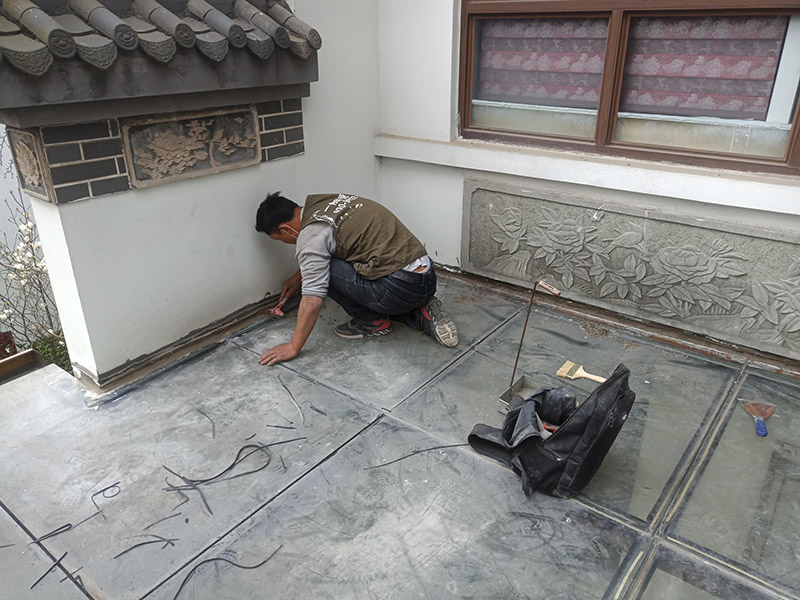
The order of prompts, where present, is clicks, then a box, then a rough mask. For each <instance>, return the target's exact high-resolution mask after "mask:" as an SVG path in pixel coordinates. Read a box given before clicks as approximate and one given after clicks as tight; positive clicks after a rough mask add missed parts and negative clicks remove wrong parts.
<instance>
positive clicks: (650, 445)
mask: <svg viewBox="0 0 800 600" xmlns="http://www.w3.org/2000/svg"><path fill="white" fill-rule="evenodd" d="M524 317H525V315H524V314H520V315H518V316H517V317H515V318H514V319H513V320H512V321H511V322H510V323H509V324H508V325H506V326H504V327H503V328H501V329H500V330H499V331H497V332H496V333H494V334H492V335H491V336H489V337H488V338H487V339H486V340H485V341H484V342H483V343H482V344H481V345H480V346H478V348H477V350H476V351H475V352H474V353H473V354H471V355H469V356H467V357H466V358H465V359H464V360H463V361H460V362H459V363H458V364H456V365H455V366H453V367H452V368H451V369H449V370H448V371H447V372H446V373H445V374H443V375H442V376H441V377H439V378H438V379H436V380H434V381H433V382H431V383H430V384H429V385H427V386H426V387H425V388H423V389H421V390H420V391H419V392H417V393H416V394H415V395H414V396H412V397H411V398H409V399H408V400H407V401H406V402H404V403H403V404H402V405H400V406H399V407H398V408H397V409H396V410H395V411H394V413H393V414H395V415H397V417H398V418H401V419H404V420H406V421H408V422H410V423H413V424H414V425H417V426H418V427H421V428H422V429H425V430H427V431H434V432H436V435H438V436H441V437H442V438H443V439H445V440H447V441H448V442H450V443H456V442H464V441H466V439H467V435H468V434H469V432H470V431H471V430H472V427H473V426H474V425H475V424H477V423H485V424H487V425H491V426H494V427H500V426H501V424H502V422H503V416H504V415H503V414H501V413H500V412H498V411H499V407H500V403H499V401H498V400H497V398H498V396H499V395H500V394H501V393H502V392H503V391H505V390H506V389H507V388H508V387H509V386H510V383H511V374H512V370H513V365H514V358H515V354H516V350H517V348H518V346H519V335H520V333H521V329H522V325H523V323H524ZM567 358H571V359H573V361H575V362H579V364H584V365H586V370H587V371H588V370H591V371H592V372H593V373H596V374H599V375H606V374H609V373H611V372H612V371H613V369H614V367H616V365H617V364H618V363H620V362H623V363H625V365H627V366H628V368H629V369H630V370H631V379H630V385H631V389H633V390H634V391H635V392H636V394H637V398H636V403H635V404H634V407H633V410H632V411H631V413H630V416H629V418H628V420H627V422H626V423H625V426H624V427H623V428H622V431H621V433H620V436H619V437H618V438H617V440H616V442H615V443H614V445H613V446H612V447H611V451H610V452H609V454H608V455H607V457H606V460H605V461H604V463H603V465H602V467H601V469H600V471H599V472H598V473H597V475H596V476H595V478H594V479H593V480H592V482H591V483H590V485H589V486H588V487H587V488H586V489H585V490H584V493H583V495H582V497H583V498H584V499H588V500H590V501H592V502H595V503H597V505H599V506H601V507H603V508H605V509H610V510H612V511H615V512H617V513H620V514H622V515H628V516H630V517H632V518H634V519H637V520H639V521H642V522H645V523H649V522H650V521H651V520H652V519H653V518H654V516H655V515H654V512H655V511H656V509H657V508H658V502H659V499H660V498H662V494H664V493H665V488H666V487H667V486H668V484H669V483H670V482H671V481H672V480H673V478H674V475H675V471H676V468H677V467H678V466H679V464H681V461H682V460H683V458H684V454H685V453H686V451H687V448H688V447H689V445H690V444H693V443H696V442H697V441H698V439H699V438H698V437H697V436H698V431H700V429H701V428H702V427H703V425H704V423H705V422H706V421H707V419H708V418H709V413H710V412H712V411H713V410H715V407H716V406H717V404H718V403H719V402H720V401H721V400H722V399H723V398H724V397H725V395H726V393H727V390H728V388H729V386H730V385H732V382H733V380H734V378H735V376H736V374H737V372H738V371H737V369H735V368H732V367H731V366H726V365H722V364H719V363H716V362H712V361H709V360H705V359H703V358H700V357H698V356H694V355H690V354H687V353H683V352H680V351H677V350H675V349H673V348H668V347H666V346H660V345H657V344H652V343H648V342H645V341H643V340H642V339H641V338H633V337H632V336H631V335H630V334H628V333H627V332H623V331H614V330H610V329H602V328H599V327H598V326H597V325H595V324H594V322H589V321H584V320H581V319H578V318H575V317H569V316H567V315H564V314H563V313H559V312H556V311H554V310H549V309H542V308H537V310H536V311H535V312H533V313H532V314H531V317H530V321H529V324H528V331H527V334H526V336H525V343H524V347H523V352H522V355H521V357H520V362H519V367H518V376H519V375H520V374H526V375H528V376H529V377H530V378H531V379H532V380H533V381H535V382H537V383H538V384H539V385H552V386H566V387H569V388H571V389H573V391H575V393H576V396H577V397H578V400H579V401H582V400H584V399H585V398H586V397H587V396H588V395H589V393H590V392H591V390H592V389H594V387H596V385H597V384H596V383H594V382H592V381H589V380H586V379H580V380H573V381H571V380H567V379H562V378H559V377H556V371H558V369H559V367H560V366H561V365H562V364H563V363H564V361H565V360H566V359H567Z"/></svg>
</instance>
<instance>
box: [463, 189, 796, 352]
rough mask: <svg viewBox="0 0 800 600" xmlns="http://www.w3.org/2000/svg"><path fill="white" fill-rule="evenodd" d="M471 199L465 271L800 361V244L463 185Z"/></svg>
mask: <svg viewBox="0 0 800 600" xmlns="http://www.w3.org/2000/svg"><path fill="white" fill-rule="evenodd" d="M465 202H466V204H465V223H464V226H465V227H464V229H465V235H466V236H467V237H468V241H467V242H466V243H465V249H464V254H465V256H464V265H465V268H466V269H467V270H471V271H474V272H477V273H479V274H481V275H486V276H489V277H495V278H499V279H503V280H507V281H511V282H517V283H520V282H532V281H535V280H537V279H539V278H544V279H545V280H547V281H550V282H552V283H554V284H555V285H557V286H558V287H560V288H561V290H562V292H563V293H564V295H565V296H566V297H568V298H573V299H576V300H579V301H582V302H586V303H588V304H594V305H598V306H603V307H605V308H610V309H612V310H616V311H618V312H622V313H627V314H631V315H633V316H637V317H644V318H646V319H649V320H651V321H657V322H661V323H665V324H668V325H672V326H675V327H679V328H681V329H686V330H690V331H694V332H697V333H703V334H707V335H711V336H714V337H716V338H719V339H724V340H728V341H731V342H735V343H741V344H743V345H746V346H750V347H755V348H759V349H762V350H767V351H770V352H774V353H777V354H781V355H783V356H790V357H793V358H799V357H800V239H798V242H797V243H793V242H791V241H789V242H787V241H784V240H782V239H770V238H768V237H766V235H767V234H765V233H764V232H762V231H755V230H747V229H746V228H745V227H744V226H738V227H731V226H730V225H723V224H717V225H718V226H719V228H716V229H715V224H714V223H710V222H706V221H704V223H703V224H702V225H697V224H695V223H692V221H691V220H689V219H685V218H681V217H679V216H677V215H665V214H663V213H659V214H658V215H657V216H653V215H652V214H651V215H648V214H647V213H644V212H643V211H640V213H639V214H637V211H635V210H628V209H624V208H619V207H617V208H614V207H608V206H605V207H603V208H602V209H601V208H592V207H590V206H589V202H588V201H585V200H580V199H575V198H570V199H567V198H566V197H564V196H559V195H555V194H543V195H540V197H538V198H531V197H525V196H523V195H520V194H519V193H517V194H515V193H513V191H510V190H506V189H505V188H504V186H499V185H497V186H495V185H494V184H488V183H486V182H481V183H476V182H467V191H466V194H465ZM601 204H602V203H598V204H597V206H600V205H601ZM736 230H738V231H736ZM782 237H785V236H782Z"/></svg>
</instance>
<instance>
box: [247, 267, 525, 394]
mask: <svg viewBox="0 0 800 600" xmlns="http://www.w3.org/2000/svg"><path fill="white" fill-rule="evenodd" d="M437 295H438V296H439V297H440V298H441V299H442V302H443V303H444V306H445V308H446V310H447V311H448V313H449V314H450V316H451V317H452V319H453V320H454V321H455V323H456V326H457V327H458V332H459V338H460V343H459V345H458V347H457V348H445V347H443V346H441V345H439V344H437V343H436V342H435V341H434V340H433V339H432V338H430V337H428V336H425V335H423V334H422V333H421V332H419V331H414V330H411V329H409V328H408V327H406V326H405V325H399V324H396V325H395V328H394V331H393V332H392V333H391V334H389V335H386V336H381V337H378V338H370V339H367V340H355V341H353V340H343V339H340V338H338V337H336V335H334V333H333V327H334V326H336V325H338V324H340V323H344V322H346V321H347V320H348V319H349V317H348V316H347V315H346V314H345V312H344V311H343V310H342V309H341V308H339V306H337V305H336V304H335V303H334V302H332V301H330V300H326V302H325V306H324V308H323V310H322V314H321V315H320V318H319V322H318V323H317V325H316V327H315V328H314V331H313V332H312V334H311V337H310V338H309V340H308V342H307V343H306V346H305V348H303V351H302V353H301V354H300V356H298V357H297V358H295V359H294V360H292V361H291V362H288V363H285V364H286V366H287V367H288V368H290V369H292V370H295V371H298V372H300V373H303V374H304V375H306V376H308V377H311V378H313V379H315V380H318V381H320V382H322V383H324V384H326V385H329V386H330V387H332V388H334V389H336V390H339V391H341V392H343V393H345V394H348V395H350V396H352V397H354V398H358V399H359V400H362V401H364V402H368V403H370V404H372V405H373V406H375V407H378V408H386V409H391V408H393V407H394V406H396V405H397V404H399V403H400V402H401V401H402V400H403V399H404V398H406V397H407V396H408V395H409V394H411V393H412V392H414V390H416V389H418V388H419V387H420V386H422V385H423V384H424V383H425V382H426V381H428V380H429V379H430V378H431V377H433V376H435V375H436V374H437V373H438V372H439V371H441V370H442V369H443V368H445V367H446V366H447V365H449V364H450V363H451V362H453V361H454V360H456V359H457V358H458V357H459V356H461V355H463V354H464V352H466V351H467V350H468V349H469V348H470V347H471V346H473V345H474V344H476V343H477V342H479V341H480V340H481V339H483V338H484V337H485V336H486V335H488V334H489V333H491V332H492V331H493V330H494V329H496V328H497V327H498V326H499V325H501V324H502V323H503V322H504V321H506V320H507V319H508V318H510V317H511V316H513V315H514V314H515V313H517V312H518V311H519V310H520V309H521V308H522V307H523V306H524V301H521V300H519V299H518V298H514V297H512V296H506V295H504V294H499V293H497V292H495V291H492V290H490V289H488V288H484V287H478V286H475V285H473V284H470V283H466V282H463V281H460V280H458V279H454V278H444V277H440V278H439V289H438V292H437ZM295 323H296V313H294V314H292V315H290V316H289V317H287V318H285V319H281V320H275V321H269V322H267V323H265V324H264V325H263V326H261V327H260V328H257V329H254V330H252V331H250V332H248V333H246V334H244V335H241V336H238V337H236V338H234V341H235V342H236V343H237V344H241V345H242V346H243V347H245V348H248V349H250V350H252V351H253V352H254V353H256V354H258V355H260V354H261V353H262V352H264V351H265V350H267V349H268V348H270V347H272V346H275V345H277V344H280V343H283V342H288V341H289V340H290V339H291V336H292V332H293V331H294V326H295Z"/></svg>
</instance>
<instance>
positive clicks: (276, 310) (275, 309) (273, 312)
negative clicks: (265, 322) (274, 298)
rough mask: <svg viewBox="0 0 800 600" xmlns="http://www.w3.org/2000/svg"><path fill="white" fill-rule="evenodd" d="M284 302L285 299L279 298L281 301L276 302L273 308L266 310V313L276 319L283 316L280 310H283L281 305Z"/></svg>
mask: <svg viewBox="0 0 800 600" xmlns="http://www.w3.org/2000/svg"><path fill="white" fill-rule="evenodd" d="M284 302H286V298H284V297H283V296H281V299H280V300H278V303H277V304H276V305H275V306H273V307H272V308H270V309H267V312H268V313H269V314H271V315H275V316H276V317H282V316H284V314H283V311H282V310H281V309H282V308H283V303H284Z"/></svg>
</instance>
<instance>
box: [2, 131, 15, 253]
mask: <svg viewBox="0 0 800 600" xmlns="http://www.w3.org/2000/svg"><path fill="white" fill-rule="evenodd" d="M5 129H6V128H5V127H3V126H2V125H0V138H2V137H3V136H4V135H5ZM11 164H12V158H11V150H10V148H9V147H8V144H7V143H6V144H3V145H2V146H0V238H2V236H3V234H5V235H6V237H7V239H8V241H9V243H13V242H14V238H15V236H16V235H17V228H16V227H15V226H14V225H12V224H11V223H9V222H8V219H9V218H10V216H11V215H9V214H8V210H7V209H6V207H5V204H4V202H5V201H6V200H8V201H9V203H11V193H12V192H13V193H14V194H17V192H18V191H19V188H18V185H17V172H16V170H15V169H13V168H12V169H11V170H10V171H8V172H6V168H7V167H8V166H9V165H11Z"/></svg>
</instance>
